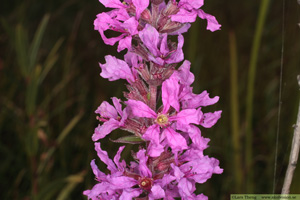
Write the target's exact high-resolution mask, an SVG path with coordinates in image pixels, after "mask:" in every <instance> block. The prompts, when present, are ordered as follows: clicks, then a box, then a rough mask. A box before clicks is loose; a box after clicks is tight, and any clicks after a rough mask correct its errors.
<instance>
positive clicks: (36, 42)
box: [29, 14, 50, 72]
mask: <svg viewBox="0 0 300 200" xmlns="http://www.w3.org/2000/svg"><path fill="white" fill-rule="evenodd" d="M49 18H50V15H49V14H46V15H45V16H44V17H43V19H42V22H41V23H40V25H39V27H38V29H37V31H36V32H35V35H34V38H33V41H32V43H31V46H30V49H29V71H30V72H31V71H32V70H33V68H34V66H35V64H36V62H37V54H38V50H39V48H40V45H41V41H42V39H43V36H44V33H45V30H46V26H47V24H48V21H49Z"/></svg>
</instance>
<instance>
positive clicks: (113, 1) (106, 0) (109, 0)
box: [99, 0, 126, 8]
mask: <svg viewBox="0 0 300 200" xmlns="http://www.w3.org/2000/svg"><path fill="white" fill-rule="evenodd" d="M99 1H100V2H101V3H102V4H103V5H104V6H105V7H107V8H126V6H125V5H124V4H122V3H121V2H120V1H119V0H99Z"/></svg>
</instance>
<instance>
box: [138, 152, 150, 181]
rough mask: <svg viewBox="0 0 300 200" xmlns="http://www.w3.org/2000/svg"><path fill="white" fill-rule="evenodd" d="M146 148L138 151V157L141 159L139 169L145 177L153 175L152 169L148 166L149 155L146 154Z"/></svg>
mask: <svg viewBox="0 0 300 200" xmlns="http://www.w3.org/2000/svg"><path fill="white" fill-rule="evenodd" d="M145 153H146V150H145V149H141V150H139V151H138V152H137V154H136V157H137V159H138V160H139V171H140V174H141V176H143V177H152V173H151V171H150V169H149V168H148V167H147V161H148V156H146V155H145Z"/></svg>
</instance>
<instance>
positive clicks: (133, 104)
mask: <svg viewBox="0 0 300 200" xmlns="http://www.w3.org/2000/svg"><path fill="white" fill-rule="evenodd" d="M125 103H126V104H127V105H128V106H129V107H130V109H131V112H132V114H133V115H134V116H136V117H147V118H156V116H157V115H156V113H155V112H154V111H153V110H152V109H151V108H149V106H147V105H146V104H145V103H143V102H141V101H136V100H132V99H129V100H128V101H126V102H125Z"/></svg>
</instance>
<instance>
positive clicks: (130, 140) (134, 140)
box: [111, 136, 145, 144]
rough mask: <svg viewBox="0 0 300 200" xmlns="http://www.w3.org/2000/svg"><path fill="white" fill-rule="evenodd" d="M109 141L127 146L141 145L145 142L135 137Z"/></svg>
mask: <svg viewBox="0 0 300 200" xmlns="http://www.w3.org/2000/svg"><path fill="white" fill-rule="evenodd" d="M111 141H112V142H116V143H127V144H141V143H143V142H145V141H144V140H142V139H141V138H140V137H137V136H124V137H120V138H118V139H116V140H111Z"/></svg>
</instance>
